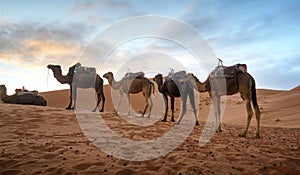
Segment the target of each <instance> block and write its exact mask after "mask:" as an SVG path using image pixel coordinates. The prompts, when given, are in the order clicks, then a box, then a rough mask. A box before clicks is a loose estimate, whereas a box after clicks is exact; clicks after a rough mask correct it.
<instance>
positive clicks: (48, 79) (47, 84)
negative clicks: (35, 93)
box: [47, 69, 49, 90]
mask: <svg viewBox="0 0 300 175" xmlns="http://www.w3.org/2000/svg"><path fill="white" fill-rule="evenodd" d="M48 80H49V69H48V74H47V90H49V89H48Z"/></svg>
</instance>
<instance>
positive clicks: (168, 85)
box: [153, 74, 199, 125]
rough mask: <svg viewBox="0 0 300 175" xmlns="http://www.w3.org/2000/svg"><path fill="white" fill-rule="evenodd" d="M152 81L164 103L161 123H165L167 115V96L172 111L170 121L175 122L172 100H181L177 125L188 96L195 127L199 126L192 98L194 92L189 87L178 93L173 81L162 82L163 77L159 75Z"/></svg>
mask: <svg viewBox="0 0 300 175" xmlns="http://www.w3.org/2000/svg"><path fill="white" fill-rule="evenodd" d="M153 80H154V81H155V82H156V83H157V85H158V90H159V92H160V93H162V95H163V97H164V101H165V105H166V106H165V108H166V111H165V116H164V119H163V120H162V122H166V121H167V113H168V96H169V97H170V98H171V110H172V117H171V121H172V122H175V120H174V100H175V98H179V97H181V100H182V109H181V110H182V111H181V115H180V117H179V120H178V124H179V123H180V121H181V119H182V117H183V115H184V114H185V112H186V101H187V96H189V99H190V103H191V106H192V109H193V112H194V115H195V119H196V125H199V122H198V119H197V111H196V107H195V98H194V91H193V89H192V88H190V87H189V86H187V87H186V89H185V91H180V90H179V89H178V87H177V85H176V83H175V82H174V81H173V80H169V81H165V82H163V77H162V75H161V74H157V75H156V76H155V77H154V78H153Z"/></svg>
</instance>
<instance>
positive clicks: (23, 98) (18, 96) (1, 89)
mask: <svg viewBox="0 0 300 175" xmlns="http://www.w3.org/2000/svg"><path fill="white" fill-rule="evenodd" d="M0 98H1V100H2V101H3V102H4V103H12V104H24V105H37V106H46V105H47V101H46V100H45V99H44V97H42V96H40V95H38V94H35V93H33V92H23V93H15V94H13V95H7V93H6V87H5V85H0Z"/></svg>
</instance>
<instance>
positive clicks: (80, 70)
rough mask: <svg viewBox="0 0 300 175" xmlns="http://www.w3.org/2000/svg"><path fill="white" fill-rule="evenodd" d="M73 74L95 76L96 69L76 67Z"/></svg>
mask: <svg viewBox="0 0 300 175" xmlns="http://www.w3.org/2000/svg"><path fill="white" fill-rule="evenodd" d="M74 73H76V74H96V69H95V68H94V67H84V66H78V67H76V68H75V70H74Z"/></svg>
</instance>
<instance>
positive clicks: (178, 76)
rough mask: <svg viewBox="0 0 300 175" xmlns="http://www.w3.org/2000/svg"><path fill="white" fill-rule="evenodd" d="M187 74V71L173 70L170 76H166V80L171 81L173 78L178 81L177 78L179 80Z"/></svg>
mask: <svg viewBox="0 0 300 175" xmlns="http://www.w3.org/2000/svg"><path fill="white" fill-rule="evenodd" d="M185 75H186V71H184V70H183V71H178V72H175V73H174V72H173V71H171V72H170V73H169V74H168V76H167V77H166V81H170V80H173V81H176V80H179V79H182V78H184V76H185Z"/></svg>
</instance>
